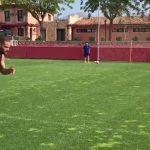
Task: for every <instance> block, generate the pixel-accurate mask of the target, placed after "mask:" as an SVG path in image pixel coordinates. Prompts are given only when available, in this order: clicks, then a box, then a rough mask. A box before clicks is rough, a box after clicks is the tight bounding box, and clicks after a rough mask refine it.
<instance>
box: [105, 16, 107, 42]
mask: <svg viewBox="0 0 150 150" xmlns="http://www.w3.org/2000/svg"><path fill="white" fill-rule="evenodd" d="M104 22H105V41H106V22H107V20H106V19H105V21H104Z"/></svg>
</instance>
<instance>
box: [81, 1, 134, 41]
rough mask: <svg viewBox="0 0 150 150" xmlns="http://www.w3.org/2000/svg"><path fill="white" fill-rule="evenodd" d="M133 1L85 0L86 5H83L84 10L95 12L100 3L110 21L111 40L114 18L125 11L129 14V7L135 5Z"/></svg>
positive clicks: (102, 10)
mask: <svg viewBox="0 0 150 150" xmlns="http://www.w3.org/2000/svg"><path fill="white" fill-rule="evenodd" d="M131 1H132V0H131ZM131 1H130V0H87V2H85V5H84V6H83V7H82V9H84V11H88V12H91V13H93V12H94V11H96V10H98V8H99V4H100V10H101V12H102V13H103V15H104V16H105V17H106V18H107V19H109V21H110V26H109V40H111V31H112V25H113V20H114V19H115V18H116V17H118V16H122V15H123V14H125V13H126V14H127V15H129V14H130V9H129V8H130V7H131V6H132V7H134V6H133V5H132V2H131ZM99 2H100V3H99ZM81 4H83V0H81Z"/></svg>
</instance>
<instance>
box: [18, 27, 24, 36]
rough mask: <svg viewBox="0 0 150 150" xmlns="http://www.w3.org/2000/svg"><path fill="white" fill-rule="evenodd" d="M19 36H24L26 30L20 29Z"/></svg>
mask: <svg viewBox="0 0 150 150" xmlns="http://www.w3.org/2000/svg"><path fill="white" fill-rule="evenodd" d="M18 36H24V28H18Z"/></svg>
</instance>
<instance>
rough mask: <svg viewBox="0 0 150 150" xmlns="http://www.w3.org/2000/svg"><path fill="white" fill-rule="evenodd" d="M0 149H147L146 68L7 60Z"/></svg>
mask: <svg viewBox="0 0 150 150" xmlns="http://www.w3.org/2000/svg"><path fill="white" fill-rule="evenodd" d="M12 63H13V64H14V65H15V66H16V74H15V75H14V76H2V75H0V150H150V64H148V63H131V64H129V63H123V62H122V63H119V62H105V63H104V62H102V63H100V64H98V65H97V64H94V63H93V62H91V63H90V64H84V63H83V62H82V61H65V60H64V61H62V60H16V59H11V60H7V61H6V64H7V66H9V65H10V64H12Z"/></svg>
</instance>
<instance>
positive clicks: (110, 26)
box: [109, 19, 113, 41]
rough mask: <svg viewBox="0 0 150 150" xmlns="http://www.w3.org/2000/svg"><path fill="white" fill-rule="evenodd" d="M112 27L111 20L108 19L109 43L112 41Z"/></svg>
mask: <svg viewBox="0 0 150 150" xmlns="http://www.w3.org/2000/svg"><path fill="white" fill-rule="evenodd" d="M112 26H113V19H110V23H109V41H111V40H112V37H111V36H112Z"/></svg>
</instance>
